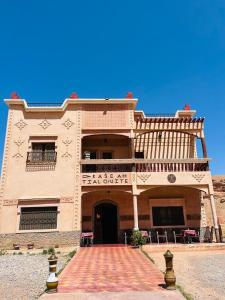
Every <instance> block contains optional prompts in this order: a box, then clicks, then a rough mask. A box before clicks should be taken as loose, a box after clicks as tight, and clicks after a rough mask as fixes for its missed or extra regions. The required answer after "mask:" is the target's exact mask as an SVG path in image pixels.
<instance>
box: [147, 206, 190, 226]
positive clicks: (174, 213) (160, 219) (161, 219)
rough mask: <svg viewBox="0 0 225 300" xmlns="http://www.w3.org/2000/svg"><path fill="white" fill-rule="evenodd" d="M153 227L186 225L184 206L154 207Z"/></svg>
mask: <svg viewBox="0 0 225 300" xmlns="http://www.w3.org/2000/svg"><path fill="white" fill-rule="evenodd" d="M152 216H153V226H179V225H181V226H182V225H184V224H185V222H184V212H183V206H167V207H165V206H163V207H152Z"/></svg>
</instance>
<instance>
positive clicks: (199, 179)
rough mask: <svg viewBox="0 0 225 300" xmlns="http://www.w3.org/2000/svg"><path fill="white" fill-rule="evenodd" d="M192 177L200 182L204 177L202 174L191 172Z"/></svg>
mask: <svg viewBox="0 0 225 300" xmlns="http://www.w3.org/2000/svg"><path fill="white" fill-rule="evenodd" d="M192 177H193V178H194V179H195V180H196V181H198V183H200V182H201V181H202V179H203V178H204V177H205V175H204V174H192Z"/></svg>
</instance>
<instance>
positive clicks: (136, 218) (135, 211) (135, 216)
mask: <svg viewBox="0 0 225 300" xmlns="http://www.w3.org/2000/svg"><path fill="white" fill-rule="evenodd" d="M133 207H134V230H139V227H138V205H137V195H133Z"/></svg>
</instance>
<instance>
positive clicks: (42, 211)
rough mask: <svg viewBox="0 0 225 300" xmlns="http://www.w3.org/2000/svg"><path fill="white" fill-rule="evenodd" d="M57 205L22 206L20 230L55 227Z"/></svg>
mask: <svg viewBox="0 0 225 300" xmlns="http://www.w3.org/2000/svg"><path fill="white" fill-rule="evenodd" d="M56 228H57V207H56V206H48V207H22V208H21V214H20V226H19V229H20V230H38V229H56Z"/></svg>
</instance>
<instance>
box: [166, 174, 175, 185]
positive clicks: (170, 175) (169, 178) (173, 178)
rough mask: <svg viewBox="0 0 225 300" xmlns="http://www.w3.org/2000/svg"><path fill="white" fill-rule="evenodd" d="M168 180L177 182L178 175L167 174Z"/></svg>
mask: <svg viewBox="0 0 225 300" xmlns="http://www.w3.org/2000/svg"><path fill="white" fill-rule="evenodd" d="M167 180H168V181H169V183H174V182H176V180H177V179H176V176H175V175H174V174H169V175H168V176H167Z"/></svg>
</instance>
